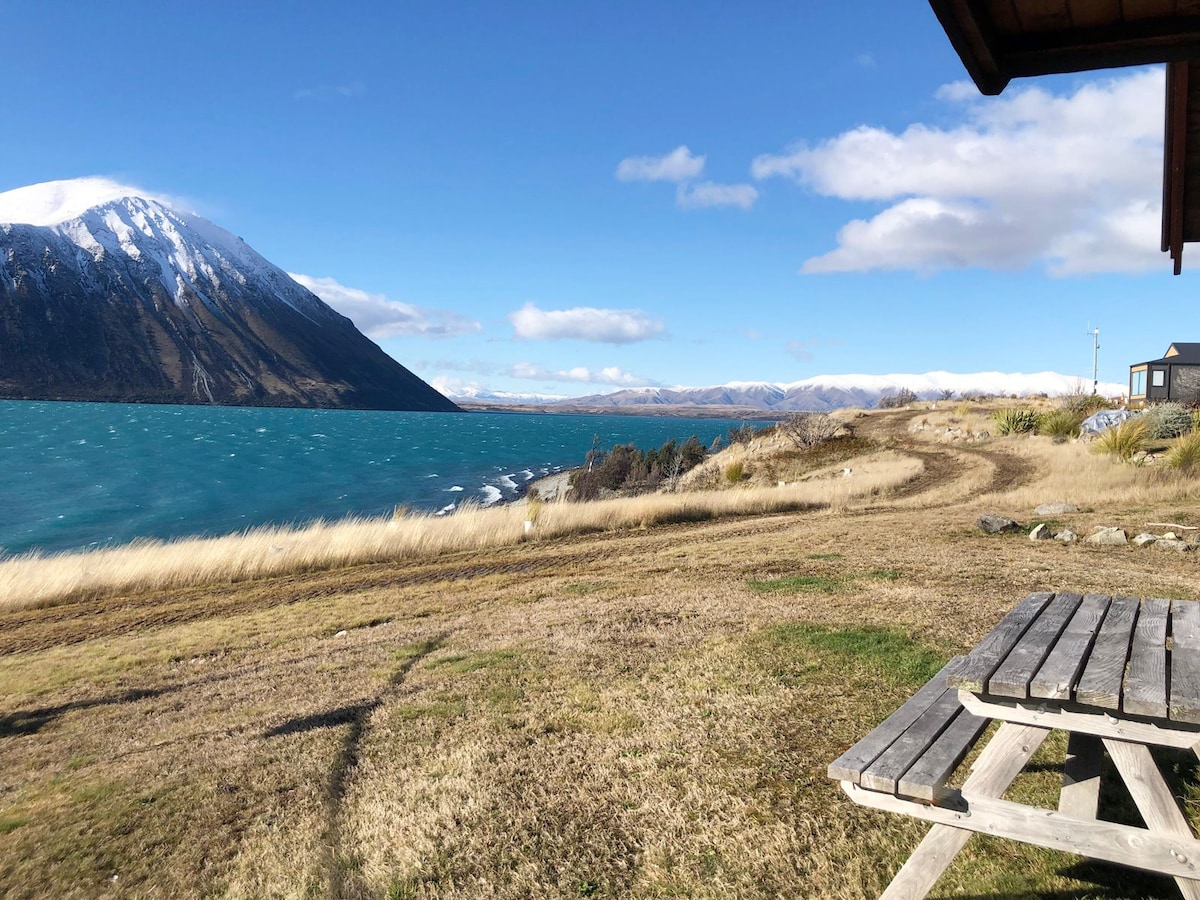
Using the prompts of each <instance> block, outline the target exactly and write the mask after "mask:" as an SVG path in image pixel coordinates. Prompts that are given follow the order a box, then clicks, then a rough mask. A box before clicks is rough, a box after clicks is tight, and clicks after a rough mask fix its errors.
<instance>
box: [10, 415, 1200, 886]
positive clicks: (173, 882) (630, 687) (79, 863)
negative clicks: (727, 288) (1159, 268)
mask: <svg viewBox="0 0 1200 900" xmlns="http://www.w3.org/2000/svg"><path fill="white" fill-rule="evenodd" d="M916 415H917V418H918V419H919V418H920V417H921V414H916ZM925 415H933V414H925ZM913 416H914V413H912V412H907V413H906V412H900V413H886V414H884V413H880V414H872V415H871V416H869V417H868V418H866V419H863V420H859V422H860V423H861V424H860V425H859V427H858V432H859V434H860V435H862V436H863V437H864V438H865V439H867V440H868V441H869V442H870V444H871V446H872V449H870V450H868V451H867V452H868V454H870V456H869V458H868V457H864V458H863V461H862V463H861V465H860V462H858V461H857V460H856V461H854V462H853V463H851V465H853V467H854V475H853V477H851V478H844V479H843V478H835V477H826V476H827V475H832V474H834V473H833V471H832V470H831V472H829V473H824V472H820V471H814V472H809V473H807V474H806V475H804V476H802V477H807V478H808V481H805V482H802V483H801V484H800V485H797V486H795V487H794V488H793V487H788V488H777V487H775V488H768V487H763V488H760V489H753V488H751V489H747V488H745V487H730V488H727V489H726V490H723V491H720V492H718V493H717V494H715V495H714V496H715V497H726V496H728V497H729V498H731V499H729V500H722V501H721V502H728V503H731V504H735V505H732V506H728V507H718V506H714V505H710V506H708V507H705V508H704V509H702V510H699V511H696V510H695V509H693V508H692V507H687V506H686V505H683V506H681V505H680V504H681V503H684V504H686V503H691V502H692V501H691V500H690V499H688V498H687V497H686V496H685V497H684V499H683V500H680V499H679V498H675V500H676V503H675V505H674V506H671V505H670V504H669V502H668V500H669V499H670V498H668V500H664V501H654V502H656V503H663V504H664V505H663V506H662V507H654V508H653V509H650V508H648V507H640V508H636V511H635V507H632V506H629V507H626V509H625V512H624V513H618V512H617V509H618V506H617V502H615V501H614V504H613V506H612V507H611V508H601V507H593V508H589V509H590V511H589V509H585V510H584V513H582V514H579V513H578V510H572V511H570V512H571V514H573V515H581V516H582V517H581V518H579V519H578V520H576V524H574V525H571V526H569V527H568V525H567V524H565V523H566V522H567V513H568V509H567V508H565V507H564V509H563V510H558V508H557V507H555V506H552V505H547V506H545V507H543V509H542V510H541V511H539V514H538V519H537V523H536V524H537V528H536V533H535V534H534V536H533V537H532V539H526V538H525V537H524V536H523V529H521V528H520V523H521V520H520V519H517V518H515V516H517V515H519V513H518V512H517V510H516V509H515V508H513V509H510V510H508V511H497V514H498V516H508V517H510V518H511V521H509V519H505V520H504V521H503V526H502V527H500V526H497V528H496V529H495V530H494V531H488V530H487V529H486V528H483V529H482V530H481V531H479V532H476V536H475V537H474V538H472V539H471V540H470V541H467V542H466V543H465V544H459V545H454V544H452V543H449V542H447V543H445V544H437V543H436V542H434V541H432V540H431V541H429V542H426V543H425V544H421V542H420V541H417V542H416V544H417V545H418V547H419V548H420V549H419V552H417V551H416V550H413V551H408V550H398V549H396V548H395V547H392V548H391V549H388V548H387V547H386V546H384V545H382V544H380V545H377V546H373V547H371V548H370V549H369V552H368V553H367V554H366V555H365V556H359V557H350V558H346V557H341V558H339V557H338V556H337V555H336V553H334V554H333V555H330V556H326V557H324V558H322V559H321V560H318V561H315V562H314V561H311V560H309V561H306V562H304V564H303V565H299V566H291V567H288V566H279V565H277V566H275V568H273V569H272V568H263V569H258V570H254V569H252V568H246V569H243V570H239V571H238V572H237V573H236V575H235V576H234V577H235V578H236V580H234V579H233V578H231V577H230V576H231V575H233V574H234V573H231V572H225V571H222V570H221V569H220V567H219V566H218V567H217V568H216V570H215V571H212V570H210V574H208V575H204V574H198V570H196V569H194V568H193V569H191V570H189V569H188V568H187V566H186V565H184V564H183V563H181V562H179V561H178V559H176V561H174V562H171V561H164V560H166V557H165V556H163V555H162V550H163V548H142V550H143V551H144V552H145V553H146V554H148V556H147V557H146V559H152V558H153V557H154V555H155V554H156V553H157V554H159V555H158V561H157V562H151V563H150V564H149V570H151V571H154V572H156V573H157V574H156V575H155V576H154V579H156V580H147V576H146V575H145V570H146V567H147V564H146V563H143V569H142V574H139V575H136V576H135V577H129V578H126V579H125V580H121V579H120V578H110V579H109V580H107V581H106V580H104V579H100V578H96V577H94V573H95V572H96V571H99V570H100V569H101V568H102V567H101V566H100V561H99V560H98V559H95V558H93V559H90V560H89V559H87V558H71V559H68V560H61V559H60V560H42V561H38V560H26V561H21V565H22V566H25V569H24V570H22V571H23V572H24V573H25V574H23V575H22V576H21V577H25V578H27V579H29V580H28V581H27V582H24V583H25V584H27V585H33V586H34V588H36V586H37V577H36V573H35V575H34V576H29V575H28V572H29V571H31V569H30V568H29V567H32V566H34V565H35V564H36V565H44V566H49V567H50V569H49V570H43V571H53V569H54V567H56V566H58V567H68V568H71V567H73V568H71V573H70V577H74V578H78V577H79V575H78V574H77V573H79V572H86V571H92V572H93V580H92V581H91V582H88V583H86V584H82V583H79V582H78V581H76V582H70V581H69V579H68V581H66V582H64V584H65V587H64V586H63V585H59V586H58V587H57V588H55V589H54V590H52V591H48V592H46V593H43V594H37V593H36V590H34V588H29V587H27V588H26V589H25V590H26V591H27V593H26V594H25V595H18V593H17V592H16V590H15V588H11V589H6V596H7V597H8V599H7V600H6V602H5V603H4V604H3V605H2V606H0V685H2V688H0V691H2V697H3V700H2V702H0V885H2V888H0V893H3V894H4V895H5V896H13V897H46V896H54V897H103V896H111V897H124V896H128V897H150V896H162V897H177V896H203V897H327V896H328V897H381V898H423V897H512V898H517V897H712V898H717V897H832V898H860V897H872V896H876V895H877V894H878V893H879V891H880V890H881V889H882V887H883V886H884V885H885V884H886V883H887V881H888V879H889V878H890V876H891V874H892V873H893V872H894V871H895V869H896V868H897V867H898V866H899V864H900V863H901V862H902V861H903V859H904V858H905V857H906V856H907V854H908V853H909V852H910V851H911V849H912V848H913V846H915V844H916V842H917V841H918V840H919V838H920V835H921V834H922V831H923V829H922V827H921V826H920V825H918V824H917V823H914V822H909V821H906V820H901V819H899V818H898V817H894V816H886V815H883V814H878V813H874V812H871V811H867V810H864V809H861V808H859V807H857V806H855V805H854V804H852V803H851V802H850V801H849V800H847V799H846V798H845V797H844V796H842V794H841V792H840V790H839V789H838V787H837V785H836V784H834V783H833V782H830V781H829V780H828V779H826V777H825V767H826V765H827V764H828V762H829V761H830V760H831V759H833V758H834V757H836V756H837V755H838V754H839V753H841V752H842V751H843V750H844V749H845V748H846V747H847V746H849V745H850V744H851V743H853V742H854V741H855V740H857V738H859V737H861V736H862V735H863V734H864V733H865V732H866V731H868V730H869V729H870V728H872V727H873V726H874V725H875V724H877V723H878V722H879V721H880V720H881V719H882V718H883V717H884V716H886V715H887V713H888V712H890V711H891V710H892V709H893V708H895V706H897V705H898V704H899V703H900V702H902V701H903V700H904V699H905V698H906V697H907V696H909V695H910V694H911V693H912V691H913V690H914V689H915V688H916V687H917V686H919V685H920V684H921V683H922V682H923V680H925V679H926V678H927V677H928V676H929V674H931V673H932V671H935V670H936V669H937V668H938V667H940V665H941V664H942V662H944V660H945V659H946V658H947V657H948V656H950V655H952V654H954V653H955V652H961V651H962V650H964V649H966V648H968V647H970V646H971V645H972V644H973V643H974V642H976V641H977V640H978V639H979V638H980V637H981V636H982V635H983V634H984V633H986V631H987V630H988V629H989V628H991V626H992V625H993V624H994V623H995V622H996V621H997V620H998V619H999V618H1000V617H1001V616H1002V615H1003V613H1004V612H1005V611H1007V609H1008V608H1010V607H1011V606H1012V605H1013V604H1015V603H1016V602H1017V601H1018V600H1019V599H1020V598H1021V597H1022V596H1024V594H1026V593H1027V592H1029V591H1031V590H1040V589H1046V590H1072V591H1102V592H1106V593H1113V592H1121V593H1129V594H1134V595H1139V596H1146V595H1156V596H1167V597H1189V598H1195V597H1197V596H1198V594H1197V591H1198V590H1200V587H1198V585H1200V581H1198V580H1197V577H1196V576H1197V566H1198V565H1200V556H1197V555H1195V554H1178V553H1162V552H1156V551H1153V550H1148V549H1138V548H1134V547H1120V548H1115V549H1114V548H1098V547H1090V546H1086V545H1081V544H1076V545H1071V546H1064V545H1061V544H1058V543H1057V542H1041V543H1036V544H1035V543H1033V542H1031V541H1029V540H1027V539H1026V538H1025V537H1024V535H1021V534H1016V535H1005V536H992V537H989V536H985V535H983V534H982V533H980V532H978V531H977V530H976V529H975V528H974V527H973V523H974V520H975V518H976V517H977V516H978V515H979V514H981V513H983V512H998V513H1002V514H1007V515H1011V516H1013V517H1014V518H1017V519H1018V520H1019V521H1021V522H1022V523H1028V524H1032V523H1033V522H1034V521H1035V520H1034V518H1033V513H1032V509H1033V506H1035V505H1037V504H1038V503H1041V502H1045V501H1049V500H1067V501H1070V502H1074V503H1076V504H1077V505H1078V506H1080V508H1081V509H1082V510H1083V511H1082V512H1080V513H1077V514H1074V515H1071V516H1068V517H1064V518H1063V523H1064V524H1067V525H1069V526H1070V527H1071V528H1072V529H1074V530H1075V531H1077V532H1079V533H1081V534H1086V533H1087V531H1088V530H1089V528H1090V527H1092V526H1098V525H1122V526H1124V527H1126V528H1128V529H1130V530H1131V531H1136V530H1143V526H1144V524H1145V523H1148V522H1177V523H1180V524H1185V525H1190V524H1200V523H1197V522H1195V521H1194V519H1195V513H1194V512H1193V510H1194V509H1195V497H1196V484H1195V482H1192V481H1189V480H1187V479H1183V478H1167V477H1161V476H1160V474H1159V473H1157V472H1151V471H1147V470H1144V469H1134V468H1132V467H1129V466H1121V465H1119V464H1116V463H1112V462H1111V461H1110V460H1108V459H1105V458H1103V457H1098V456H1095V455H1093V454H1088V453H1086V451H1081V450H1080V448H1079V447H1078V446H1076V445H1054V444H1052V443H1051V442H1050V441H1049V439H1041V438H1020V439H1016V438H1013V439H1003V440H992V441H988V442H982V443H978V444H972V445H966V444H949V445H948V444H939V443H937V442H935V441H932V440H926V439H925V438H924V437H922V436H917V435H913V434H912V433H910V431H909V425H910V424H911V423H912V420H913ZM922 434H923V435H924V434H926V433H922ZM885 447H886V448H888V449H886V451H884V450H883V449H882V448H885ZM1072 450H1074V451H1075V454H1074V457H1071V456H1070V455H1069V454H1070V451H1072ZM881 452H883V453H884V454H885V455H884V456H880V455H879V454H880V453H881ZM748 465H749V466H750V468H751V469H753V468H754V466H755V465H762V466H765V458H764V457H759V458H757V459H750V460H748ZM774 465H783V463H781V462H779V461H776V463H774ZM872 467H876V469H875V470H876V471H878V473H879V478H880V480H879V481H878V482H877V483H872V482H870V481H869V480H868V477H867V473H868V472H869V471H873V469H872ZM840 471H841V461H839V464H838V467H837V469H836V472H837V473H840ZM860 471H861V472H862V473H863V476H864V477H863V478H862V480H860V481H857V482H856V479H859V477H860ZM772 474H775V472H774V471H773V472H772ZM854 484H859V485H864V487H861V488H853V489H852V488H851V486H852V485H854ZM786 491H793V494H794V495H785V494H782V493H779V492H786ZM756 494H757V495H760V496H759V497H757V498H756V497H755V496H754V495H756ZM764 494H771V495H772V496H773V497H774V498H775V501H772V502H778V499H779V498H780V497H784V496H787V502H786V504H785V505H784V506H782V507H774V508H772V507H770V506H763V505H761V503H762V502H764V501H763V499H762V497H761V495H764ZM740 495H745V496H740ZM710 503H716V500H712V499H710ZM681 509H683V510H687V509H693V511H692V512H690V513H688V512H681V511H680V510H681ZM648 510H649V511H648ZM481 512H485V511H481ZM558 513H561V515H562V516H563V518H562V519H561V520H558V521H559V523H560V524H559V525H553V524H552V523H553V522H555V521H556V520H554V519H553V518H552V516H553V515H554V514H558ZM405 522H407V520H405ZM402 524H403V523H402ZM510 526H511V527H510ZM331 527H333V526H331ZM372 527H375V526H372ZM379 527H380V528H383V529H385V530H386V529H387V528H388V524H387V523H381V524H380V525H379ZM404 527H407V525H404ZM554 528H561V530H558V531H555V530H554ZM393 530H398V529H393ZM518 532H520V534H518ZM480 534H482V535H483V537H480V536H479V535H480ZM293 539H294V540H296V541H297V542H299V540H300V539H299V538H298V537H294V536H292V535H291V534H290V533H289V534H285V535H280V534H278V533H276V534H273V535H272V536H271V538H270V540H271V541H272V542H274V543H270V544H268V548H269V547H271V546H280V543H279V542H281V541H286V540H293ZM321 540H322V541H324V542H325V543H327V544H332V545H336V546H340V545H339V544H338V542H337V541H336V540H334V539H332V538H330V537H329V535H328V534H325V535H324V536H323V537H322V538H321ZM358 540H361V533H360V537H358V538H356V539H355V540H347V541H345V542H344V543H345V544H348V545H352V544H354V543H355V542H356V541H358ZM202 549H203V548H198V547H196V546H192V547H190V548H188V549H187V550H186V551H185V552H184V553H182V554H181V557H182V558H183V559H184V560H185V561H187V560H189V559H194V558H195V557H198V556H200V555H202V553H201V550H202ZM113 552H114V553H116V552H119V551H113ZM242 552H243V554H244V555H245V557H246V558H247V559H251V558H252V553H251V552H250V551H248V550H247V549H246V548H243V550H242ZM282 552H283V551H278V552H275V553H271V551H270V550H269V549H268V550H266V551H265V552H264V551H263V550H262V549H261V548H260V549H259V551H258V553H259V555H260V556H274V557H278V556H280V555H281V554H282ZM338 552H342V551H338ZM389 556H390V557H391V558H389ZM351 559H354V560H357V561H353V562H351V561H350V560H351ZM7 565H14V564H6V566H7ZM6 566H0V579H2V578H5V577H8V578H12V579H14V580H13V581H10V582H6V584H8V585H10V586H12V585H16V584H17V583H18V582H17V581H16V580H15V579H16V577H17V576H16V575H14V574H13V573H12V571H11V570H10V571H8V573H7V574H6V572H5V569H6ZM89 567H91V568H90V569H89ZM181 573H182V574H181ZM214 575H217V576H219V577H215V578H214ZM64 577H66V576H64ZM30 591H32V593H29V592H30ZM1040 752H1041V757H1040V762H1042V763H1044V765H1040V766H1035V767H1034V768H1033V771H1032V773H1031V774H1029V775H1027V776H1023V777H1022V780H1021V781H1019V782H1018V785H1017V786H1016V788H1015V791H1016V792H1017V794H1018V795H1019V796H1022V797H1024V798H1026V799H1035V800H1037V799H1040V800H1041V801H1042V802H1045V803H1048V804H1050V805H1053V804H1054V802H1055V801H1054V795H1055V789H1056V785H1057V777H1058V774H1057V772H1056V771H1055V768H1054V763H1055V762H1056V759H1057V758H1061V754H1062V752H1063V746H1062V742H1061V741H1054V740H1051V741H1049V742H1048V743H1047V745H1046V746H1045V747H1044V748H1043V750H1042V751H1040ZM1056 754H1057V757H1056ZM1171 762H1172V763H1173V771H1174V772H1175V773H1176V775H1177V777H1178V782H1177V785H1176V788H1177V791H1178V792H1179V793H1180V794H1181V795H1183V796H1185V798H1186V802H1187V805H1188V807H1189V809H1194V808H1195V803H1196V801H1197V795H1196V792H1195V789H1196V782H1197V779H1196V773H1195V759H1194V758H1193V759H1190V760H1188V759H1175V760H1172V761H1171ZM1105 802H1106V807H1107V808H1109V809H1110V810H1112V811H1114V814H1115V815H1122V816H1123V815H1128V810H1127V808H1126V807H1127V805H1128V804H1127V803H1126V802H1124V800H1123V798H1121V797H1120V796H1112V797H1108V798H1106V801H1105ZM1175 892H1176V888H1175V887H1174V885H1173V884H1172V883H1171V882H1169V881H1166V880H1163V879H1158V878H1154V877H1150V876H1144V875H1141V874H1137V873H1132V872H1128V871H1125V870H1121V869H1118V868H1115V867H1109V866H1103V865H1097V864H1090V863H1085V862H1083V861H1081V860H1080V859H1078V858H1076V857H1071V856H1067V855H1063V854H1057V853H1052V852H1048V851H1042V850H1037V849H1033V848H1028V847H1023V846H1019V845H1015V844H1011V843H1007V842H1002V841H996V840H987V839H983V838H979V837H975V838H973V839H972V842H971V843H970V844H969V845H968V849H967V851H966V852H964V853H963V854H962V855H961V856H960V857H959V859H958V860H957V861H956V862H955V863H954V865H953V867H952V868H951V870H950V871H949V872H948V873H947V875H946V876H945V878H943V880H942V881H941V882H940V883H939V884H938V886H937V888H936V890H935V892H934V894H933V896H937V897H951V896H954V897H992V898H1018V897H1045V898H1054V900H1065V898H1085V897H1092V898H1139V897H1171V896H1177V894H1176V893H1175Z"/></svg>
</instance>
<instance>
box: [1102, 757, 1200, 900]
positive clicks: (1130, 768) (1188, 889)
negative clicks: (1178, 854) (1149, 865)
mask: <svg viewBox="0 0 1200 900" xmlns="http://www.w3.org/2000/svg"><path fill="white" fill-rule="evenodd" d="M1104 746H1105V748H1106V749H1107V750H1108V755H1109V756H1110V757H1112V761H1113V763H1114V764H1115V765H1116V767H1117V771H1118V772H1120V773H1121V778H1122V779H1123V780H1124V782H1125V786H1126V787H1127V788H1129V793H1130V794H1131V795H1132V796H1133V802H1134V803H1135V804H1137V808H1138V812H1140V813H1141V814H1142V818H1143V819H1145V821H1146V827H1147V828H1149V829H1150V830H1151V831H1157V832H1166V833H1167V834H1174V835H1178V836H1180V837H1185V838H1188V839H1189V840H1190V839H1192V829H1191V828H1190V827H1189V826H1188V823H1187V819H1185V818H1184V816H1183V812H1182V811H1180V809H1179V804H1178V802H1177V801H1176V800H1175V796H1174V794H1172V793H1171V789H1170V788H1169V787H1168V786H1167V783H1166V781H1164V780H1163V777H1162V772H1160V771H1159V769H1158V764H1157V763H1155V762H1154V757H1153V756H1151V755H1150V748H1149V747H1147V746H1145V745H1144V744H1131V743H1129V742H1127V741H1117V740H1111V739H1109V738H1105V739H1104ZM1174 852H1175V851H1172V853H1174ZM1175 883H1176V884H1177V885H1178V886H1179V892H1180V893H1181V894H1183V896H1184V897H1186V898H1187V900H1200V881H1194V880H1192V879H1190V878H1178V877H1177V878H1176V879H1175Z"/></svg>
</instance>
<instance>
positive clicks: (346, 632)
mask: <svg viewBox="0 0 1200 900" xmlns="http://www.w3.org/2000/svg"><path fill="white" fill-rule="evenodd" d="M349 633H350V632H348V631H346V630H345V629H343V630H342V631H339V632H338V633H337V634H335V635H334V637H345V636H346V635H348V634H349Z"/></svg>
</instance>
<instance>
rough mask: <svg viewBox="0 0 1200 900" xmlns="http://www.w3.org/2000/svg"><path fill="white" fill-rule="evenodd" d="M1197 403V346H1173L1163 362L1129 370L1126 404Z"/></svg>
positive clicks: (1199, 383) (1154, 361)
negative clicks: (1127, 400)
mask: <svg viewBox="0 0 1200 900" xmlns="http://www.w3.org/2000/svg"><path fill="white" fill-rule="evenodd" d="M1168 400H1170V401H1174V402H1175V403H1187V404H1200V343H1195V344H1183V343H1174V344H1172V345H1171V346H1170V347H1168V348H1167V352H1166V353H1164V354H1163V357H1162V359H1152V360H1150V361H1149V362H1144V363H1137V364H1135V365H1132V366H1130V367H1129V405H1130V406H1145V405H1146V404H1147V403H1165V402H1166V401H1168Z"/></svg>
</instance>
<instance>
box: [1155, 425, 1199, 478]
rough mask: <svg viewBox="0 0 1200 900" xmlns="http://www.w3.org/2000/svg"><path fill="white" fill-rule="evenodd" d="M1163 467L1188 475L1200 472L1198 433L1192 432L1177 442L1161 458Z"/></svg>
mask: <svg viewBox="0 0 1200 900" xmlns="http://www.w3.org/2000/svg"><path fill="white" fill-rule="evenodd" d="M1163 465H1164V466H1166V467H1167V468H1168V469H1178V470H1179V471H1181V472H1186V473H1189V474H1190V473H1192V472H1196V471H1198V470H1200V432H1196V431H1193V432H1192V433H1191V434H1188V435H1184V436H1183V437H1181V438H1180V439H1179V440H1177V441H1176V442H1175V443H1174V445H1173V446H1172V447H1171V449H1170V450H1168V451H1167V455H1166V456H1164V457H1163Z"/></svg>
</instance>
